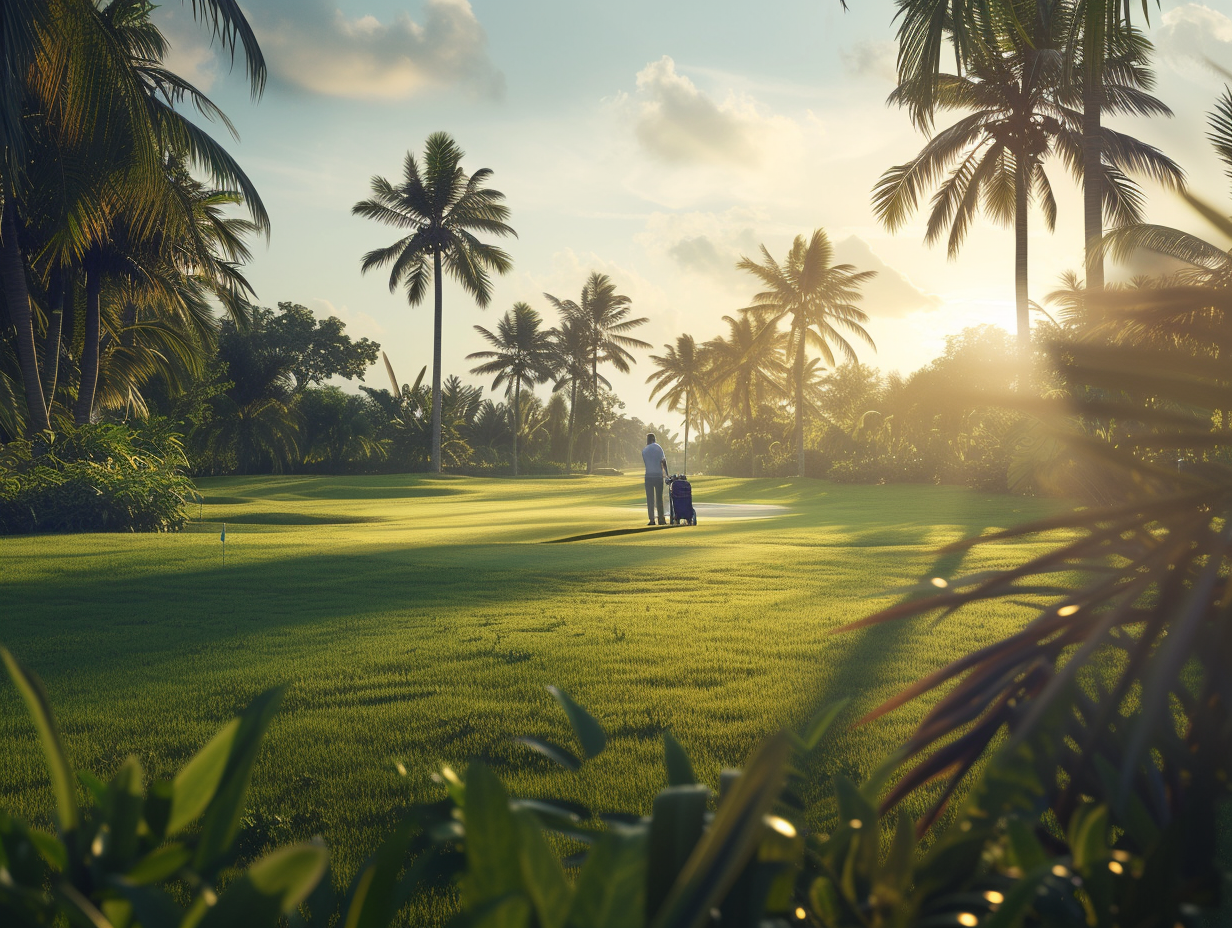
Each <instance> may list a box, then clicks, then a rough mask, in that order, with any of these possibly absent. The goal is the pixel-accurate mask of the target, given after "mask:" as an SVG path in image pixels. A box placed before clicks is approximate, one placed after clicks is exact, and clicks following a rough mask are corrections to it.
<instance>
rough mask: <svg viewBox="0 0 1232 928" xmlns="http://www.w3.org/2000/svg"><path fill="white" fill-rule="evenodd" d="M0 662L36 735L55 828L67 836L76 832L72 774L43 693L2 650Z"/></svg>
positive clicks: (35, 679) (35, 680)
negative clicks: (44, 763)
mask: <svg viewBox="0 0 1232 928" xmlns="http://www.w3.org/2000/svg"><path fill="white" fill-rule="evenodd" d="M0 658H3V660H4V666H5V667H6V668H7V669H8V672H9V677H11V678H12V680H13V685H14V686H16V687H17V691H18V692H19V693H20V694H21V698H22V700H23V701H24V702H25V704H26V709H27V711H28V712H29V713H30V719H31V721H33V722H34V727H35V729H36V730H37V731H38V736H39V742H40V744H42V746H43V758H44V759H45V760H46V761H47V770H48V773H50V774H51V788H52V792H54V793H55V797H56V824H57V825H58V826H59V828H60V831H61V833H63V834H67V833H69V832H71V831H74V830H76V828H77V825H78V823H79V822H80V818H81V814H80V811H79V810H78V807H77V790H76V788H75V787H74V786H73V771H72V768H71V767H70V766H69V763H68V758H67V757H65V755H64V746H63V745H62V744H61V743H60V732H59V730H58V729H57V728H56V720H55V718H54V717H53V716H52V714H51V704H50V702H48V700H47V691H46V690H44V689H43V684H42V682H41V681H40V680H39V678H38V677H37V676H35V675H34V674H33V673H31V672H30V671H28V670H26V669H25V668H24V667H22V666H21V664H19V663H18V662H17V659H16V658H15V657H13V655H12V654H10V653H9V652H8V650H7V649H6V648H0Z"/></svg>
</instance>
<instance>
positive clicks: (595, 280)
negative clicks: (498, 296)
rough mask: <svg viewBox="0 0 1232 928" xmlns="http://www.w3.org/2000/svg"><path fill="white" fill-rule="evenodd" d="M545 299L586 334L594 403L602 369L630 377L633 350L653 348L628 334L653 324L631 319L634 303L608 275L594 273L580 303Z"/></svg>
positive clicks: (592, 445)
mask: <svg viewBox="0 0 1232 928" xmlns="http://www.w3.org/2000/svg"><path fill="white" fill-rule="evenodd" d="M544 297H545V298H546V299H547V301H548V302H549V303H551V304H552V306H554V307H555V308H556V310H557V311H558V312H559V313H560V314H561V316H562V317H563V318H565V319H573V320H577V321H578V322H579V323H580V324H581V326H582V328H583V330H584V331H585V332H586V336H587V355H588V359H589V364H590V383H589V389H590V394H591V396H592V398H594V399H598V397H599V382H600V379H601V378H600V376H599V365H601V364H611V365H612V367H614V368H616V370H618V371H619V372H620V373H622V374H627V373H629V367H630V365H632V364H636V363H637V361H636V360H635V359H634V357H633V354H632V352H631V351H630V350H629V349H631V348H649V347H650V343H649V342H644V341H642V340H641V339H638V338H633V337H632V336H631V335H629V334H627V333H629V332H631V331H632V330H633V329H635V328H637V327H638V326H640V325H645V324H646V323H647V322H649V321H650V320H649V319H647V318H645V317H642V318H639V319H630V318H629V314H630V313H631V312H632V308H631V306H630V303H631V302H632V301H631V300H630V299H629V298H628V297H627V296H625V295H624V294H621V293H617V292H616V284H615V283H613V282H612V279H611V278H610V277H608V276H607V275H606V274H600V273H598V272H597V271H596V272H592V273H591V275H590V277H588V278H587V280H586V283H585V285H584V286H583V287H582V297H581V301H580V302H579V303H575V302H573V301H572V300H559V299H557V298H556V297H554V296H552V294H550V293H545V294H544ZM597 438H598V432H597V431H596V432H594V433H592V438H591V443H590V461H589V463H588V464H587V466H586V471H587V473H589V472H590V471H591V470H592V469H593V468H594V463H595V450H596V448H597V447H598V444H597Z"/></svg>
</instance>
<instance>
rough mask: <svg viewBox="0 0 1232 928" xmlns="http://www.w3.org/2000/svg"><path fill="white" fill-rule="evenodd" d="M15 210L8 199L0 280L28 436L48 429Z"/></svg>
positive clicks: (0, 233) (0, 238)
mask: <svg viewBox="0 0 1232 928" xmlns="http://www.w3.org/2000/svg"><path fill="white" fill-rule="evenodd" d="M16 211H17V207H16V205H15V204H14V202H13V198H12V196H9V197H8V198H7V202H6V203H5V205H4V216H3V219H0V223H2V225H0V276H3V278H4V300H5V304H6V305H7V306H8V310H9V320H10V321H11V322H12V323H13V328H14V329H15V330H16V333H17V363H18V364H19V365H20V366H21V380H22V386H23V387H25V390H26V410H27V412H28V413H29V416H30V421H29V423H28V428H29V430H30V432H31V433H35V432H45V431H47V430H48V429H50V428H51V420H50V419H49V418H48V417H47V401H46V400H45V399H44V397H43V382H42V381H41V380H40V379H39V369H38V356H37V355H36V354H35V348H34V312H33V311H32V310H31V308H30V290H29V288H28V287H27V286H26V259H25V256H23V255H22V253H21V246H20V245H19V244H18V242H17V217H16Z"/></svg>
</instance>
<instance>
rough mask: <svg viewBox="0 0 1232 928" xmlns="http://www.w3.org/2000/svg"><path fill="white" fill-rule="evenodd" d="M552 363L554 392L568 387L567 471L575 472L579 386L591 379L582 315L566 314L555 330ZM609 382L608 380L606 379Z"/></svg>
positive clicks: (587, 336) (583, 386) (588, 336)
mask: <svg viewBox="0 0 1232 928" xmlns="http://www.w3.org/2000/svg"><path fill="white" fill-rule="evenodd" d="M552 348H553V352H554V359H553V366H554V367H555V369H556V374H555V378H556V383H555V384H554V386H553V387H552V392H553V393H555V392H557V391H559V390H563V389H564V388H565V387H568V388H569V437H568V440H567V441H566V447H565V473H567V474H572V473H573V428H574V426H575V425H576V424H577V400H578V387H579V386H580V387H581V388H582V390H583V391H585V390H586V389H587V384H588V383H589V380H590V335H589V333H588V331H587V329H586V327H585V326H584V325H583V324H582V322H581V320H579V319H570V318H565V319H562V320H561V324H560V328H558V329H553V330H552ZM604 382H605V383H606V381H604Z"/></svg>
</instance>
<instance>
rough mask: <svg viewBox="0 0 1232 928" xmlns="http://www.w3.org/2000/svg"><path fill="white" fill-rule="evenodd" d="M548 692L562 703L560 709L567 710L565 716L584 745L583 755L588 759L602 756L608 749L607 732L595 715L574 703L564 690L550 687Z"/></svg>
mask: <svg viewBox="0 0 1232 928" xmlns="http://www.w3.org/2000/svg"><path fill="white" fill-rule="evenodd" d="M548 692H549V693H551V694H552V697H553V698H554V699H555V700H556V701H557V702H558V703H560V707H561V708H562V709H564V710H565V715H567V716H568V717H569V724H570V725H572V726H573V732H574V734H576V735H577V739H578V741H580V742H581V743H582V754H583V755H584V756H585V757H587V758H591V757H598V756H599V755H600V754H602V753H603V749H604V748H605V747H607V732H605V731H604V730H603V726H602V725H600V724H599V723H598V722H597V721H596V720H595V717H594V716H593V715H591V714H590V713H589V712H587V711H586V710H585V709H583V708H582V707H581V706H579V705H578V704H577V703H576V702H574V701H573V699H572V698H570V696H569V694H568V693H566V692H565V691H564V690H562V689H560V688H559V687H556V686H549V687H548Z"/></svg>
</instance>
